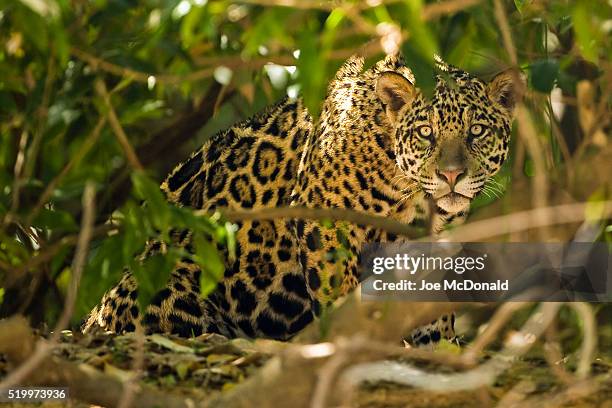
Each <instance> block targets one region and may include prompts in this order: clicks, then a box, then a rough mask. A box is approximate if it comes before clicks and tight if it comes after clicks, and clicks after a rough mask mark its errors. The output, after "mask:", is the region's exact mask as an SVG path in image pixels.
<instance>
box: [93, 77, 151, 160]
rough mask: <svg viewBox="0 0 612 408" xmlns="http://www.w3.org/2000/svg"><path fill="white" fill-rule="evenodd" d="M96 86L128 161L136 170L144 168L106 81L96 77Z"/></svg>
mask: <svg viewBox="0 0 612 408" xmlns="http://www.w3.org/2000/svg"><path fill="white" fill-rule="evenodd" d="M94 86H95V88H96V92H97V93H98V95H100V96H101V97H102V100H103V101H104V104H105V105H106V109H107V112H106V114H107V116H108V121H109V122H110V125H111V128H113V132H114V133H115V136H116V137H117V141H118V142H119V144H120V145H121V147H122V148H123V152H124V153H125V156H126V158H127V160H128V163H130V165H131V166H132V168H134V169H136V170H143V166H142V164H141V163H140V160H138V156H136V152H135V151H134V148H133V147H132V145H131V144H130V141H129V139H128V137H127V135H126V134H125V131H124V130H123V127H121V123H119V119H118V118H117V114H116V113H115V109H114V108H113V105H112V103H111V100H110V95H109V94H108V91H107V90H106V85H105V84H104V81H102V80H101V79H99V78H98V79H96V82H95V84H94Z"/></svg>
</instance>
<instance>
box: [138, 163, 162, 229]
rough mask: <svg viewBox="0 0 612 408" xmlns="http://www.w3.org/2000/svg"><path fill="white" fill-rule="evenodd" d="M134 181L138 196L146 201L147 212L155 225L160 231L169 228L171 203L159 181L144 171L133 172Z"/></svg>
mask: <svg viewBox="0 0 612 408" xmlns="http://www.w3.org/2000/svg"><path fill="white" fill-rule="evenodd" d="M132 183H133V184H134V191H135V193H136V196H137V197H138V198H141V199H143V200H145V201H146V206H147V209H148V210H147V211H145V213H146V214H147V215H148V216H149V217H150V219H151V222H152V223H153V225H154V226H155V227H156V228H157V229H158V230H160V231H164V230H166V229H168V227H169V220H170V210H169V204H168V201H167V200H166V199H165V198H164V195H163V194H162V192H161V190H160V189H159V186H158V185H157V183H155V182H154V181H153V180H151V179H150V178H149V177H148V176H147V175H146V174H144V173H142V172H134V173H132Z"/></svg>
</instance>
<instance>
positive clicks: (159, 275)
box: [131, 251, 177, 310]
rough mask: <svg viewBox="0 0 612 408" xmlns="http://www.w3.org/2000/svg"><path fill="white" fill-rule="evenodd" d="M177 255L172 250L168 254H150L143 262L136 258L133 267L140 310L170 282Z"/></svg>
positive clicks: (132, 263)
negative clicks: (173, 254)
mask: <svg viewBox="0 0 612 408" xmlns="http://www.w3.org/2000/svg"><path fill="white" fill-rule="evenodd" d="M176 256H177V254H176V253H175V256H172V254H171V253H170V251H169V252H168V253H167V254H155V255H152V256H149V257H148V258H147V259H145V260H144V261H143V262H142V263H140V262H139V261H138V260H136V259H134V260H133V261H132V262H131V269H132V272H133V274H134V277H135V278H136V281H137V282H138V305H139V306H140V310H145V309H146V308H147V306H148V305H149V303H151V299H152V298H153V296H154V295H155V294H156V293H157V292H158V291H159V290H160V289H162V288H163V287H164V286H165V285H166V283H167V282H168V278H169V277H170V273H171V272H172V269H173V268H174V265H175V262H176Z"/></svg>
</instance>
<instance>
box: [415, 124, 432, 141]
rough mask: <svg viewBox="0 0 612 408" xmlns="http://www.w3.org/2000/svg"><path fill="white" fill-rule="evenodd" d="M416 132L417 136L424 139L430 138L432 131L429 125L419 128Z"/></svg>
mask: <svg viewBox="0 0 612 408" xmlns="http://www.w3.org/2000/svg"><path fill="white" fill-rule="evenodd" d="M417 132H418V133H419V136H421V137H424V138H425V139H429V138H431V135H432V134H433V130H432V129H431V126H429V125H423V126H419V127H418V128H417Z"/></svg>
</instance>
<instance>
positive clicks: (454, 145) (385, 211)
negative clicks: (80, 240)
mask: <svg viewBox="0 0 612 408" xmlns="http://www.w3.org/2000/svg"><path fill="white" fill-rule="evenodd" d="M363 65H364V62H363V59H361V58H359V57H353V58H351V59H349V61H347V62H346V63H345V64H344V66H343V67H342V68H341V69H340V70H339V71H338V73H337V74H336V77H335V79H334V80H333V81H332V82H331V84H330V86H329V88H328V93H327V97H326V99H325V101H324V104H323V108H322V112H321V116H320V119H319V120H318V122H317V123H316V125H315V124H313V121H312V119H311V117H310V115H309V114H308V112H307V111H306V109H305V107H304V106H303V104H302V102H301V100H290V99H285V100H283V101H281V102H280V103H278V104H277V105H275V106H274V107H272V108H270V109H268V110H267V111H266V112H264V113H263V114H261V115H258V116H256V117H254V118H252V119H250V120H248V121H246V122H243V123H241V124H238V125H235V126H233V127H231V128H230V129H228V130H227V131H224V132H221V133H219V134H218V135H216V136H215V137H213V138H212V139H211V140H210V141H208V142H207V143H205V144H204V146H202V148H200V149H199V150H197V151H196V152H194V153H193V154H192V155H191V156H190V158H189V159H188V160H186V161H185V162H184V163H182V164H180V165H179V166H177V168H176V169H175V170H174V171H173V172H172V173H171V174H170V175H169V176H168V177H167V178H166V180H165V181H164V182H163V183H162V186H161V188H162V190H163V191H164V193H165V194H166V196H167V198H168V200H170V201H171V202H173V203H176V204H177V205H180V206H189V207H193V208H197V209H204V210H214V209H215V208H229V209H232V210H239V209H258V208H268V207H278V206H286V205H291V206H306V207H311V208H351V209H356V210H359V211H363V212H365V213H371V214H377V215H381V216H386V217H390V218H393V219H396V220H398V221H401V222H406V223H410V222H416V221H418V220H423V219H429V218H431V219H433V221H432V231H433V232H439V231H441V230H442V228H443V227H444V225H446V224H448V223H450V222H458V221H460V220H461V219H463V218H464V217H465V215H466V214H467V209H468V207H469V202H470V200H471V199H472V198H473V197H474V196H475V195H476V194H477V193H478V192H479V191H481V190H482V188H483V186H484V183H485V182H486V180H487V179H488V178H489V177H491V176H492V175H493V174H495V173H496V172H497V171H498V170H499V167H500V166H501V164H502V162H503V161H504V159H505V158H506V156H507V150H508V140H509V137H510V123H511V119H512V118H511V117H512V106H511V101H512V98H513V88H512V82H511V81H510V82H509V81H508V74H500V76H498V77H497V78H495V79H494V80H493V81H492V82H491V83H489V84H486V83H485V82H483V81H480V80H479V79H476V78H473V77H472V76H470V75H469V74H467V73H465V72H463V71H461V70H459V69H457V68H454V67H451V66H449V65H446V64H443V63H440V69H441V75H440V76H439V78H438V82H437V85H436V90H435V93H434V96H433V98H432V99H431V100H428V99H427V98H425V97H424V96H423V95H422V94H421V93H420V92H419V90H418V89H417V88H416V87H415V86H414V83H415V79H414V76H413V75H412V73H411V72H410V70H409V69H408V68H407V67H406V66H405V65H404V63H403V61H402V59H401V58H399V57H395V56H390V57H387V58H386V59H384V60H382V61H379V62H378V63H377V64H375V65H374V66H373V67H371V68H370V69H367V70H365V71H364V70H363ZM475 125H479V126H481V127H482V129H479V128H477V127H475ZM424 126H426V127H429V129H427V128H424ZM475 130H481V132H480V133H479V135H478V137H475V136H474V131H475ZM172 235H173V242H172V245H179V246H185V247H186V248H187V249H188V250H189V249H190V248H189V247H190V245H191V243H190V234H189V232H188V231H174V232H173V234H172ZM236 239H237V248H236V252H237V253H236V258H235V260H232V261H230V260H228V261H227V263H226V265H225V275H224V278H223V280H222V281H221V282H220V283H219V284H218V287H217V289H216V290H215V291H214V292H213V293H212V294H211V295H210V296H209V297H208V298H207V299H201V298H200V297H199V296H198V293H199V275H200V274H201V270H200V268H199V266H198V265H197V264H196V263H194V262H193V261H192V260H191V259H190V258H189V257H185V258H183V259H181V260H180V261H179V262H178V264H177V265H176V267H175V268H174V269H173V271H172V273H171V277H170V279H169V282H168V285H167V286H166V287H165V288H164V289H163V290H161V291H160V292H159V293H158V294H157V295H156V296H155V297H154V298H153V300H152V302H151V305H150V306H149V307H148V308H147V310H146V313H145V315H144V317H143V322H144V324H145V326H146V327H147V329H148V330H149V331H159V332H168V333H176V334H179V335H183V336H191V335H198V334H201V333H203V332H216V333H221V334H224V335H227V336H230V337H235V336H246V337H268V338H275V339H288V338H290V337H291V336H293V335H294V334H296V333H297V332H299V331H300V330H301V329H303V328H304V327H305V326H306V325H307V324H309V323H310V322H311V321H312V320H313V318H314V317H315V316H316V315H318V314H319V313H320V311H321V309H322V308H324V307H326V306H327V305H329V304H330V303H331V302H333V301H334V300H335V299H337V298H338V297H339V296H343V295H345V294H346V293H348V292H349V291H350V290H352V289H354V288H355V287H356V286H357V285H358V283H359V280H360V276H359V272H358V269H357V264H358V260H359V253H360V251H361V247H362V245H363V244H364V243H366V242H372V241H393V240H395V239H396V237H394V236H391V235H389V234H386V233H384V232H382V231H379V230H376V229H373V228H371V227H368V226H363V225H355V224H351V223H339V222H338V223H335V225H333V226H331V227H330V226H327V227H324V226H323V225H321V224H320V223H318V222H315V221H306V220H288V221H287V220H274V221H245V222H242V223H239V224H238V230H237V232H236ZM165 250H166V244H164V243H160V242H152V243H150V244H149V246H148V248H147V251H146V252H147V253H145V254H144V256H148V255H149V253H152V252H156V251H160V252H164V251H165ZM136 298H137V285H136V282H135V280H134V278H133V277H132V276H131V274H130V273H129V272H128V271H126V273H125V275H124V277H123V279H122V280H121V282H120V283H119V284H118V285H117V286H116V287H115V288H113V289H111V290H110V291H109V292H108V293H107V294H106V295H105V296H104V298H103V299H102V302H101V304H100V305H99V306H98V307H96V308H95V309H94V310H93V311H92V313H91V314H90V316H89V318H88V321H87V322H86V324H85V325H84V331H88V330H91V329H92V328H94V327H96V326H100V327H102V328H105V329H108V330H112V331H116V332H121V331H130V330H133V328H134V322H133V321H134V319H136V318H139V312H138V308H137V306H136V303H135V300H136ZM453 323H454V316H452V315H449V316H442V317H441V318H440V319H438V320H436V321H434V322H432V324H430V325H427V326H425V327H423V328H420V329H419V330H417V331H415V332H414V333H413V335H412V338H413V340H414V341H415V342H416V343H419V344H425V343H429V342H436V341H438V340H439V339H440V338H442V337H446V338H453V337H454V328H453Z"/></svg>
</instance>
